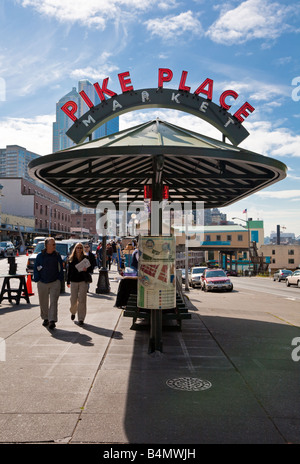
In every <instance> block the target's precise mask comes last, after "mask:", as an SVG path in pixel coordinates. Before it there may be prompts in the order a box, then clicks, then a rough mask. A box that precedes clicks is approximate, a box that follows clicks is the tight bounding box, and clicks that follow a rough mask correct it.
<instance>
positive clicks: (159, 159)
mask: <svg viewBox="0 0 300 464" xmlns="http://www.w3.org/2000/svg"><path fill="white" fill-rule="evenodd" d="M163 165H164V157H163V156H162V155H157V156H154V157H153V178H152V201H157V202H159V203H160V204H161V205H162V200H163V180H162V172H163ZM152 221H153V217H152V214H151V225H152ZM158 232H159V235H160V236H161V235H162V208H160V209H159V223H158ZM162 346H163V343H162V310H161V309H158V308H157V309H151V316H150V342H149V352H150V353H154V352H155V351H162Z"/></svg>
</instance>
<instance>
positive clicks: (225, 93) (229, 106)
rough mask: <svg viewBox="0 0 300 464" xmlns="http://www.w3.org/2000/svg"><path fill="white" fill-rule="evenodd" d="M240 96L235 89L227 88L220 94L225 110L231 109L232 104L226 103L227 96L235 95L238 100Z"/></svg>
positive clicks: (221, 103)
mask: <svg viewBox="0 0 300 464" xmlns="http://www.w3.org/2000/svg"><path fill="white" fill-rule="evenodd" d="M238 96H239V94H238V93H236V92H235V91H234V90H225V92H223V93H222V95H221V96H220V100H219V101H220V105H221V106H222V108H224V109H225V110H229V108H231V105H227V103H225V98H226V97H233V98H234V99H235V100H236V99H237V97H238Z"/></svg>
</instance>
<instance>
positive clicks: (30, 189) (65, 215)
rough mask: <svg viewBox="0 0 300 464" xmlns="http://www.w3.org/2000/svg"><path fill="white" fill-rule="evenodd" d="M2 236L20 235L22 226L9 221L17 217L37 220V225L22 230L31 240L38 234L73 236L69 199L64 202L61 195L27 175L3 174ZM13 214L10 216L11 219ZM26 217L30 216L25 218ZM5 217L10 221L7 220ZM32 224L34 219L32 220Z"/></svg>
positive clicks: (35, 221)
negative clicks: (46, 188)
mask: <svg viewBox="0 0 300 464" xmlns="http://www.w3.org/2000/svg"><path fill="white" fill-rule="evenodd" d="M0 184H1V185H2V186H3V188H2V190H1V193H2V196H1V210H2V212H1V239H6V238H7V235H10V237H11V238H14V237H15V238H16V237H17V236H19V235H20V229H19V228H17V227H14V224H13V223H12V224H10V223H9V222H7V221H12V222H13V221H14V220H13V219H12V218H13V217H19V218H24V220H23V221H22V223H23V225H24V224H25V223H26V220H27V219H31V221H33V224H34V227H33V229H32V227H31V226H30V227H29V226H28V227H29V228H26V227H25V228H23V230H21V232H22V234H23V235H24V236H25V238H28V239H29V240H31V239H32V238H33V237H34V236H36V235H49V234H50V235H53V236H57V237H63V238H69V237H70V235H71V230H70V229H71V211H70V209H69V205H68V203H65V202H60V201H59V197H58V195H55V194H54V193H50V192H49V191H47V190H45V189H43V188H41V187H39V186H37V185H36V184H34V183H32V182H29V181H27V180H26V179H23V178H1V179H0ZM9 218H10V219H9ZM25 219H26V220H25ZM4 220H5V221H6V222H4ZM31 224H32V222H31Z"/></svg>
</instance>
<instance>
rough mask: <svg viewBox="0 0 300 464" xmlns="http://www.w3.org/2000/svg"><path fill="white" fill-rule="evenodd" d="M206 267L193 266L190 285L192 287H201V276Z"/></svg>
mask: <svg viewBox="0 0 300 464" xmlns="http://www.w3.org/2000/svg"><path fill="white" fill-rule="evenodd" d="M205 269H206V267H205V266H204V267H192V269H191V272H190V273H189V285H190V287H193V288H195V287H201V280H200V279H201V276H202V274H203V271H204V270H205Z"/></svg>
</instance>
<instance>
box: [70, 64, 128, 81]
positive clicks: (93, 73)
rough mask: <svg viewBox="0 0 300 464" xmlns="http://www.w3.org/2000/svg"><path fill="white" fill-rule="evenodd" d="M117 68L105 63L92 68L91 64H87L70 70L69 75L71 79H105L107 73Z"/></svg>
mask: <svg viewBox="0 0 300 464" xmlns="http://www.w3.org/2000/svg"><path fill="white" fill-rule="evenodd" d="M118 69H119V68H118V66H115V65H106V66H99V67H98V68H94V67H92V66H87V67H86V68H77V69H74V70H73V71H71V73H70V77H72V78H73V79H78V80H80V79H95V80H98V79H105V78H106V77H107V76H108V75H109V73H111V72H113V71H117V70H118Z"/></svg>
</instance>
